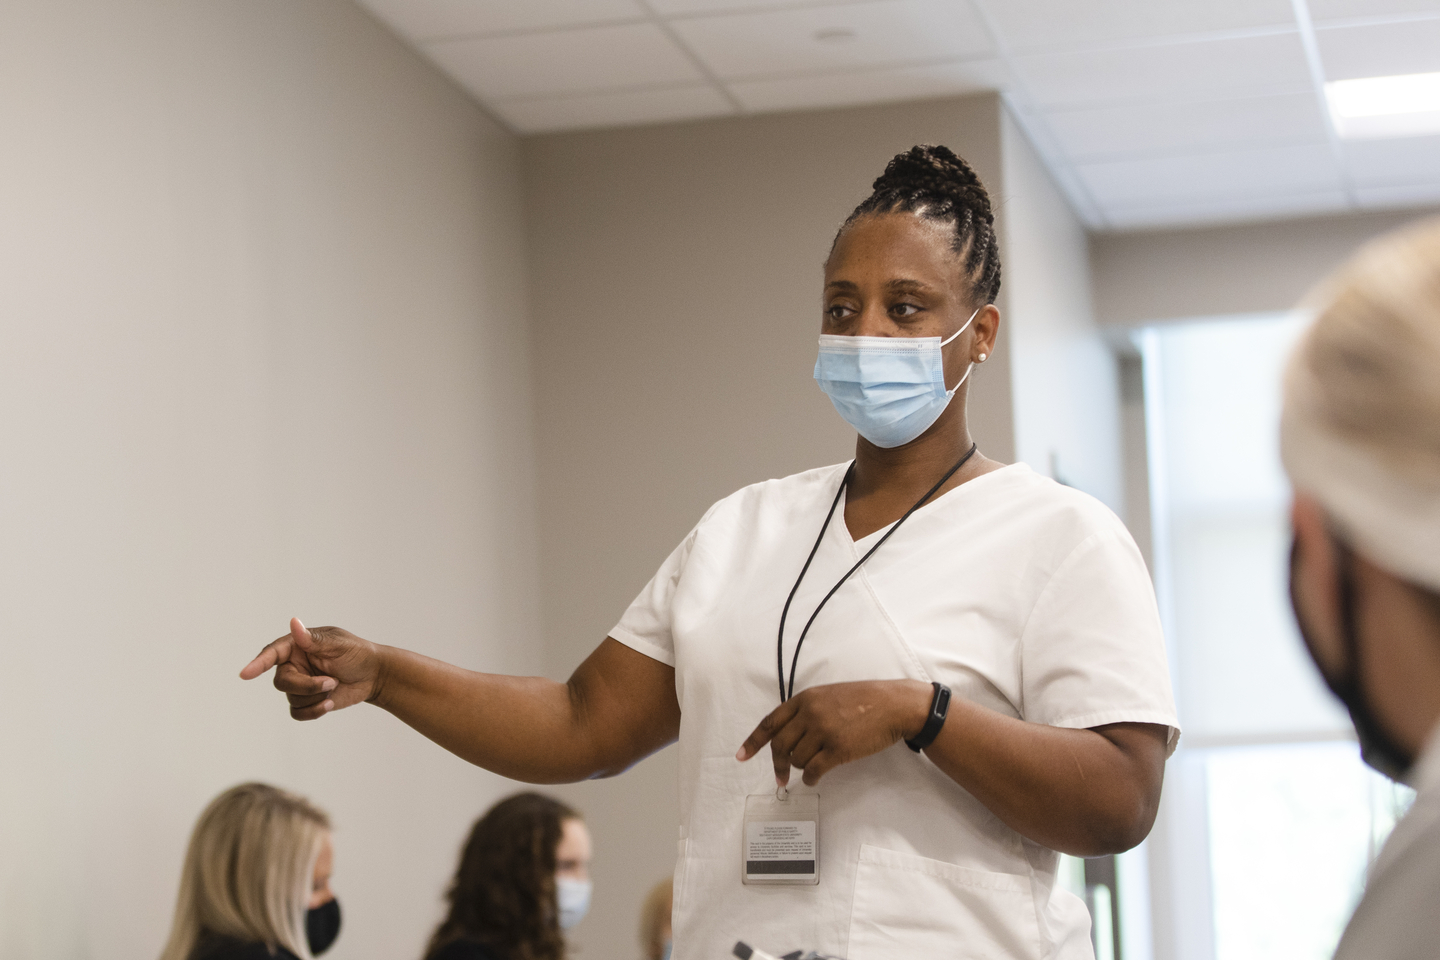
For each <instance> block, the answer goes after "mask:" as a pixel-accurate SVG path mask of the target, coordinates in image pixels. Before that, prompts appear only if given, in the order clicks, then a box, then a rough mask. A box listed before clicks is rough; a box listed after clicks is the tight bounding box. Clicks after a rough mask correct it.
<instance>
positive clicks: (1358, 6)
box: [1310, 0, 1440, 23]
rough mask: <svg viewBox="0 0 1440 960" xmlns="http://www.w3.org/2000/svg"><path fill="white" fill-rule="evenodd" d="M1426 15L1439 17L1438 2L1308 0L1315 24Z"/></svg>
mask: <svg viewBox="0 0 1440 960" xmlns="http://www.w3.org/2000/svg"><path fill="white" fill-rule="evenodd" d="M1427 13H1429V14H1434V15H1435V16H1440V0H1310V19H1311V20H1314V21H1315V22H1316V23H1321V22H1323V21H1325V20H1350V19H1356V18H1360V17H1394V16H1406V15H1415V14H1427Z"/></svg>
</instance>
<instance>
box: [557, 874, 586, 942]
mask: <svg viewBox="0 0 1440 960" xmlns="http://www.w3.org/2000/svg"><path fill="white" fill-rule="evenodd" d="M592 889H593V887H592V884H591V883H590V881H589V880H572V879H571V878H569V877H556V878H555V901H556V906H558V907H559V908H560V918H559V920H560V929H561V930H569V929H570V928H571V927H573V926H575V924H577V923H579V922H580V921H581V920H583V919H585V914H586V913H587V912H588V911H589V909H590V891H591V890H592Z"/></svg>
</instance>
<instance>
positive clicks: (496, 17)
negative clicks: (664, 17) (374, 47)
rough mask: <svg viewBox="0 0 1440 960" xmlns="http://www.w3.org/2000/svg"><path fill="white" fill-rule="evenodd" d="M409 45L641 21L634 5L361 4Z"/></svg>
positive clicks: (486, 0)
mask: <svg viewBox="0 0 1440 960" xmlns="http://www.w3.org/2000/svg"><path fill="white" fill-rule="evenodd" d="M358 2H359V3H360V5H361V6H363V7H366V8H368V9H369V10H370V12H371V13H373V14H375V16H377V17H379V18H380V19H381V20H382V21H384V22H385V23H387V24H389V25H390V26H391V27H392V28H393V29H394V30H395V31H396V32H398V33H399V34H401V35H402V36H405V37H409V38H410V39H411V40H434V39H437V38H440V37H457V36H467V35H473V34H477V33H501V32H505V31H511V30H535V29H543V28H548V27H569V26H576V25H579V24H587V23H602V22H605V21H613V20H626V19H629V20H640V19H643V18H644V16H645V10H644V9H643V8H642V7H641V6H640V5H639V4H638V3H636V2H635V0H524V2H523V3H516V2H514V0H358Z"/></svg>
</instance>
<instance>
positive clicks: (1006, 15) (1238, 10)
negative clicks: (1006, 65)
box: [979, 0, 1295, 51]
mask: <svg viewBox="0 0 1440 960" xmlns="http://www.w3.org/2000/svg"><path fill="white" fill-rule="evenodd" d="M979 2H980V3H981V5H982V6H983V7H984V8H985V10H986V12H987V13H988V14H989V15H990V18H991V20H992V22H994V24H995V27H996V29H997V30H998V31H999V33H1000V37H1001V39H1002V40H1003V41H1004V42H1005V43H1007V44H1008V45H1009V46H1010V48H1011V49H1012V50H1016V51H1023V50H1030V49H1035V48H1043V47H1050V48H1056V47H1069V48H1075V47H1082V46H1094V45H1096V44H1106V45H1109V44H1116V43H1123V42H1126V41H1134V40H1140V39H1144V38H1151V37H1166V36H1180V35H1184V34H1193V33H1210V32H1214V31H1220V30H1242V29H1247V28H1256V27H1294V26H1295V13H1294V10H1293V9H1292V8H1291V6H1290V0H1205V2H1203V3H1193V2H1192V3H1175V2H1170V3H1163V2H1156V0H1109V2H1106V3H1077V2H1075V0H979Z"/></svg>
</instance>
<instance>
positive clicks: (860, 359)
mask: <svg viewBox="0 0 1440 960" xmlns="http://www.w3.org/2000/svg"><path fill="white" fill-rule="evenodd" d="M979 312H980V310H978V309H977V310H976V311H975V313H972V314H970V319H969V320H966V321H965V326H963V327H961V328H960V329H959V330H956V331H955V333H954V334H953V335H951V336H950V337H947V338H946V339H944V340H941V339H940V338H939V337H836V336H829V335H823V336H821V337H820V356H819V358H817V359H816V361H815V380H816V382H817V383H819V384H820V389H821V390H824V391H825V393H826V394H827V395H829V397H830V402H831V403H833V404H834V405H835V409H836V410H837V411H839V413H840V416H842V417H844V418H845V422H846V423H848V424H850V426H852V427H854V428H855V430H856V432H857V433H859V434H860V436H862V437H864V438H865V439H866V440H869V441H870V442H871V443H873V444H875V446H877V447H898V446H902V445H904V444H907V443H909V442H910V441H911V440H914V439H915V438H916V437H918V436H920V434H922V433H924V432H925V431H926V430H929V429H930V425H931V424H933V423H934V422H935V421H936V420H938V419H940V414H942V413H944V412H945V408H946V407H948V406H949V405H950V400H951V398H952V397H954V396H955V391H956V390H959V389H960V384H961V383H964V382H965V380H966V379H967V378H968V377H969V376H970V371H971V370H972V369H974V367H975V364H973V363H972V364H970V365H969V366H968V367H966V368H965V375H964V376H962V377H961V378H960V383H957V384H955V386H954V387H952V388H951V389H949V390H946V389H945V356H944V354H943V353H941V352H940V348H941V347H943V346H945V344H947V343H949V342H950V341H951V340H954V339H955V338H956V337H958V336H960V334H962V333H964V332H965V330H966V329H967V328H968V327H969V326H970V323H971V321H973V320H974V319H975V317H976V315H977V314H979Z"/></svg>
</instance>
